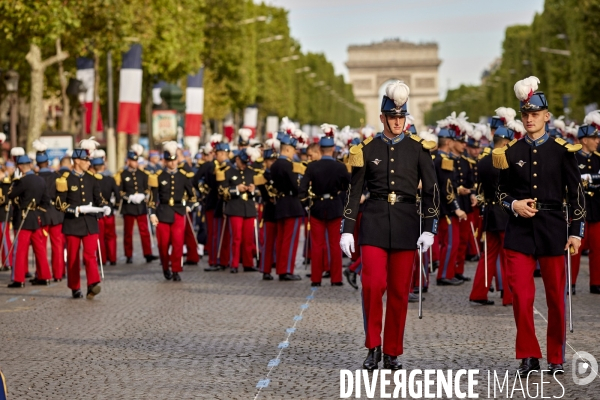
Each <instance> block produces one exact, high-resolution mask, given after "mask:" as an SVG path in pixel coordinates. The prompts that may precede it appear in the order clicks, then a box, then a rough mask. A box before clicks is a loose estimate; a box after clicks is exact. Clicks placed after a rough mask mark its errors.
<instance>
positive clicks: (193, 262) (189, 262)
mask: <svg viewBox="0 0 600 400" xmlns="http://www.w3.org/2000/svg"><path fill="white" fill-rule="evenodd" d="M183 265H198V262H197V261H186V262H184V263H183Z"/></svg>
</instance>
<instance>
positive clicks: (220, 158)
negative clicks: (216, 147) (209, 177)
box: [217, 151, 229, 162]
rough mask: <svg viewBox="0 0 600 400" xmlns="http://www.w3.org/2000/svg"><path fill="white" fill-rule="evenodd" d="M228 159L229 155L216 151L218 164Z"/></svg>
mask: <svg viewBox="0 0 600 400" xmlns="http://www.w3.org/2000/svg"><path fill="white" fill-rule="evenodd" d="M228 158H229V154H228V153H227V152H226V151H217V161H218V162H223V161H227V159H228Z"/></svg>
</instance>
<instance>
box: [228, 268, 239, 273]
mask: <svg viewBox="0 0 600 400" xmlns="http://www.w3.org/2000/svg"><path fill="white" fill-rule="evenodd" d="M229 272H231V273H232V274H237V273H238V269H237V268H231V270H230V271H229Z"/></svg>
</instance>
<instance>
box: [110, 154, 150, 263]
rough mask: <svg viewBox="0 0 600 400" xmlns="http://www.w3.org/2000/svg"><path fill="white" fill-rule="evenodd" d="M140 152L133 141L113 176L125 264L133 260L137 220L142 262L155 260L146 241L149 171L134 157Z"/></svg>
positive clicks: (147, 232)
mask: <svg viewBox="0 0 600 400" xmlns="http://www.w3.org/2000/svg"><path fill="white" fill-rule="evenodd" d="M143 153H144V148H143V147H142V146H141V145H139V144H133V145H132V146H131V148H130V150H129V151H128V152H127V167H126V168H125V169H123V170H122V171H119V172H118V173H117V174H116V175H115V181H116V183H117V185H119V194H120V196H121V206H120V210H121V214H122V215H123V221H124V226H123V247H124V248H125V257H127V261H126V263H127V264H132V263H133V225H134V224H135V222H136V221H137V225H138V230H139V232H140V237H141V239H142V250H143V252H144V257H145V258H146V262H152V261H153V260H156V259H158V257H156V256H155V255H153V254H152V247H151V243H150V230H149V227H148V209H147V207H146V195H147V194H148V193H149V189H148V176H149V172H146V171H142V170H141V169H139V168H138V159H139V158H140V156H141V155H142V154H143Z"/></svg>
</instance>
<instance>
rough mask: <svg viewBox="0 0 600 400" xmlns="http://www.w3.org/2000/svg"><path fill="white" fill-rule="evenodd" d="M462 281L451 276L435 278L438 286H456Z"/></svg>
mask: <svg viewBox="0 0 600 400" xmlns="http://www.w3.org/2000/svg"><path fill="white" fill-rule="evenodd" d="M463 283H464V281H461V280H460V279H456V278H452V279H446V278H442V279H438V280H437V285H438V286H458V285H462V284H463Z"/></svg>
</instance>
